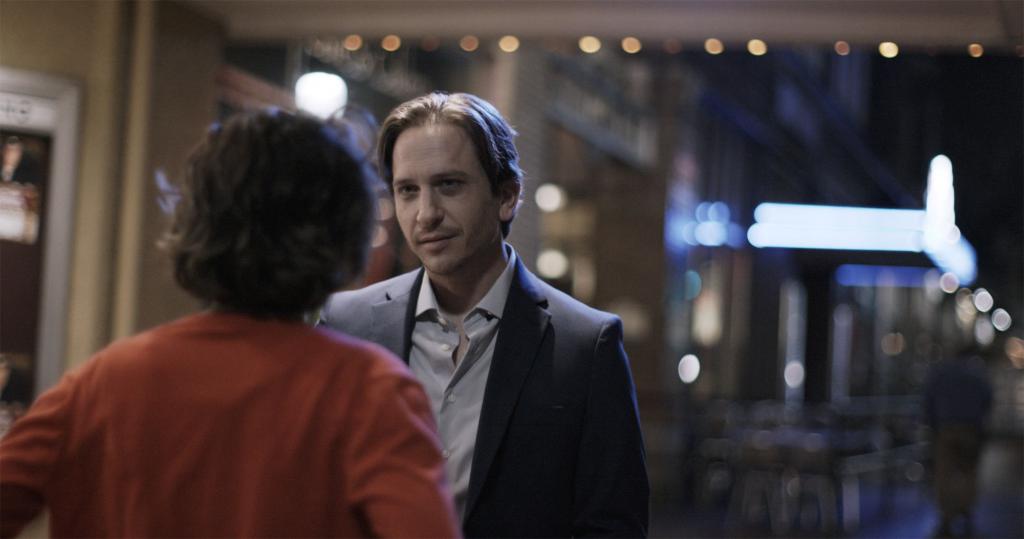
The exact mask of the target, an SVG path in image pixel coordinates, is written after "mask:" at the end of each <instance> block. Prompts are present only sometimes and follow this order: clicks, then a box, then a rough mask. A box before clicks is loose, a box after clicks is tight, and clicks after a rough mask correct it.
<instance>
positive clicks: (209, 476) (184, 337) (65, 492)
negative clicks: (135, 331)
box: [0, 111, 458, 537]
mask: <svg viewBox="0 0 1024 539" xmlns="http://www.w3.org/2000/svg"><path fill="white" fill-rule="evenodd" d="M363 161H364V160H363V158H362V156H361V155H360V154H359V153H358V152H356V151H354V150H353V149H352V147H351V145H350V144H349V143H348V142H346V140H344V137H343V136H342V135H341V134H340V133H339V132H338V131H335V130H333V129H331V128H329V127H326V126H325V125H324V124H322V123H321V122H319V121H317V120H313V119H311V118H305V117H299V116H292V115H290V114H286V113H282V112H275V111H268V112H261V113H252V114H246V115H241V116H237V117H235V118H233V119H231V120H230V121H228V122H227V123H226V124H225V125H224V126H223V127H216V126H215V127H214V128H213V129H211V132H210V133H209V134H208V136H207V137H206V140H205V141H204V142H203V143H202V144H201V145H200V147H199V148H198V149H197V150H196V151H195V153H194V154H193V155H192V157H191V159H190V161H189V164H188V167H187V171H186V179H185V184H184V190H183V198H182V200H181V202H180V203H179V204H178V206H177V208H176V212H175V216H174V221H173V224H172V225H171V228H170V230H169V232H168V234H167V236H166V237H165V238H164V242H163V243H164V247H165V248H166V249H167V250H168V251H169V254H170V255H171V259H172V261H173V267H174V275H175V278H176V280H177V281H178V283H179V284H180V285H181V286H182V287H183V288H184V289H185V290H187V291H189V292H190V293H192V294H193V295H195V296H196V297H198V298H200V299H201V300H204V302H206V303H207V304H208V305H209V308H208V309H207V310H205V311H204V312H201V313H199V314H195V315H191V316H187V317H184V318H182V319H179V320H177V321H174V322H171V323H169V324H166V325H162V326H159V327H157V328H154V329H151V330H149V331H146V332H143V333H141V334H139V335H136V336H134V337H130V338H127V339H122V340H119V341H117V342H115V343H113V344H111V345H110V346H108V347H107V348H105V349H103V350H101V351H100V352H99V353H97V354H96V355H95V356H94V357H93V358H91V359H90V360H89V361H88V362H86V363H85V364H84V365H83V366H82V367H81V368H79V369H76V370H75V371H73V372H71V373H69V374H68V375H66V376H65V377H64V378H63V380H61V382H60V383H59V384H58V385H57V386H56V387H55V388H53V389H52V390H50V391H49V392H47V393H46V394H44V395H43V396H42V397H40V399H39V400H38V401H37V402H36V403H35V405H34V406H33V407H32V408H31V409H30V411H29V412H28V413H27V414H26V415H25V416H24V417H22V418H21V419H19V420H18V421H16V422H15V424H14V426H13V427H12V429H11V431H10V432H9V433H8V434H7V435H6V436H5V437H4V438H3V439H2V440H0V496H2V498H0V512H2V514H0V526H2V530H0V531H2V535H3V536H4V537H8V536H11V535H14V534H16V533H17V532H18V530H19V528H21V527H22V526H23V524H24V523H26V522H27V521H28V520H30V519H31V518H32V517H33V516H35V515H36V514H37V513H38V512H39V510H40V509H41V508H42V507H43V506H48V507H49V509H50V518H51V520H50V522H51V524H50V525H51V527H50V531H51V533H52V534H53V535H55V536H78V537H101V536H134V537H143V536H157V535H158V536H176V537H182V536H206V537H225V536H246V537H270V536H276V537H284V536H289V537H312V536H403V537H408V536H431V537H450V536H455V535H457V534H458V525H457V523H456V521H455V518H454V514H453V512H452V506H451V502H450V500H449V498H448V496H449V495H448V492H447V489H446V487H445V485H444V482H443V464H442V460H441V450H440V448H439V447H438V445H437V442H436V437H435V434H434V430H433V429H434V421H433V418H432V417H431V413H430V404H429V401H428V400H427V398H426V395H425V394H424V392H423V390H422V388H421V387H420V386H419V384H418V383H417V382H416V381H415V379H414V378H413V377H412V376H411V375H410V374H409V372H408V370H407V368H406V367H405V366H404V365H402V363H401V362H400V361H398V360H397V359H396V358H394V357H393V356H392V355H391V354H390V353H388V352H387V351H385V350H384V349H383V348H381V347H379V346H377V345H373V344H370V343H366V342H363V341H359V340H356V339H354V338H351V337H348V336H345V335H341V334H337V333H334V332H330V331H325V330H320V329H315V328H311V327H309V326H307V325H305V324H303V323H302V316H303V313H304V312H306V311H309V310H312V309H315V308H316V307H318V306H319V305H320V304H321V303H322V302H323V300H324V299H325V298H326V297H327V295H328V294H329V293H330V292H331V291H333V290H336V289H338V288H339V287H341V286H343V285H345V284H346V283H348V282H350V281H351V280H352V279H353V278H354V277H356V276H357V275H358V274H359V272H360V271H361V270H362V267H363V264H364V262H365V258H366V253H367V240H368V233H369V230H370V226H371V220H372V218H373V217H372V216H373V214H374V208H375V206H374V202H373V198H372V185H371V183H370V176H369V175H368V174H369V172H370V171H369V170H368V169H367V168H366V167H365V166H364V163H363Z"/></svg>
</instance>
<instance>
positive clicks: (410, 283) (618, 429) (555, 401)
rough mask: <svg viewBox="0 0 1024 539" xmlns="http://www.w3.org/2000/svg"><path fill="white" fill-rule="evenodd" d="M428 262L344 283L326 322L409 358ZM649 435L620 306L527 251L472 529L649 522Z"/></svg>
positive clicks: (475, 476)
mask: <svg viewBox="0 0 1024 539" xmlns="http://www.w3.org/2000/svg"><path fill="white" fill-rule="evenodd" d="M422 283H423V270H422V269H419V270H416V271H413V272H411V273H407V274H404V275H400V276H398V277H395V278H392V279H389V280H387V281H383V282H380V283H377V284H374V285H371V286H369V287H366V288H364V289H361V290H356V291H351V292H340V293H337V294H334V295H333V296H331V297H330V299H329V300H328V302H327V304H326V305H325V307H324V309H323V311H322V316H321V324H325V325H327V326H330V327H333V328H335V329H338V330H341V331H343V332H345V333H348V334H350V335H354V336H356V337H360V338H363V339H367V340H369V341H373V342H376V343H378V344H381V345H383V346H385V347H386V348H389V349H390V350H391V351H392V352H394V353H395V354H396V355H397V356H399V357H400V358H402V359H404V360H405V361H406V362H408V361H409V350H410V347H411V341H412V339H411V336H412V330H413V325H414V323H415V319H414V315H415V309H416V298H417V297H418V296H419V289H420V286H421V285H422ZM645 458H646V457H645V452H644V445H643V437H642V435H641V432H640V421H639V417H638V414H637V407H636V391H635V389H634V386H633V378H632V375H631V373H630V369H629V360H628V359H627V358H626V353H625V351H624V349H623V347H622V323H621V321H620V320H619V319H618V317H616V316H614V315H611V314H608V313H604V312H601V311H598V310H596V309H592V308H590V307H587V306H586V305H584V304H582V303H580V302H579V301H577V300H575V299H573V298H571V297H570V296H568V295H566V294H564V293H562V292H560V291H558V290H557V289H555V288H553V287H551V286H549V285H548V284H546V283H544V282H543V281H541V280H539V279H537V278H536V277H534V276H533V274H531V273H530V272H529V271H527V269H526V268H525V267H524V266H523V265H522V263H520V262H518V261H517V265H516V270H515V277H514V279H513V282H512V286H511V288H510V289H509V294H508V300H507V301H506V303H505V311H504V313H503V315H502V317H501V322H500V326H499V330H498V336H497V342H496V343H495V349H494V357H493V359H492V362H491V371H490V374H489V375H488V378H487V387H486V389H485V393H484V401H483V406H482V408H481V411H480V424H479V429H478V431H477V439H476V449H475V451H474V454H473V465H472V471H471V472H470V479H469V491H468V493H467V503H466V513H465V517H464V520H463V529H464V531H465V534H466V536H469V537H474V536H485V537H501V536H505V537H559V536H561V537H567V536H619V537H642V536H645V535H646V534H647V523H648V498H649V495H650V487H649V485H648V480H647V469H646V463H645Z"/></svg>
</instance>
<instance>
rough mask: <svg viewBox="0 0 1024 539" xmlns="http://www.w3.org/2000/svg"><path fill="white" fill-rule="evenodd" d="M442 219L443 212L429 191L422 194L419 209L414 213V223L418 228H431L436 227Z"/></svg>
mask: <svg viewBox="0 0 1024 539" xmlns="http://www.w3.org/2000/svg"><path fill="white" fill-rule="evenodd" d="M443 218H444V210H443V208H441V206H440V204H438V201H437V200H436V198H435V196H434V194H433V193H431V192H430V191H429V190H428V191H426V192H424V193H423V195H422V196H421V197H420V200H419V208H418V209H417V211H416V222H417V223H419V225H420V226H423V227H427V228H431V227H434V226H437V225H438V224H439V223H440V222H441V220H442V219H443Z"/></svg>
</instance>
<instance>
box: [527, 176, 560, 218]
mask: <svg viewBox="0 0 1024 539" xmlns="http://www.w3.org/2000/svg"><path fill="white" fill-rule="evenodd" d="M533 198H534V200H535V201H536V202H537V207H538V208H540V209H541V210H542V211H546V212H553V211H558V210H560V209H561V208H562V206H564V205H565V198H566V196H565V190H563V189H562V188H561V187H559V186H557V185H555V184H552V183H545V184H543V185H541V186H540V187H538V188H537V192H536V193H534V195H533Z"/></svg>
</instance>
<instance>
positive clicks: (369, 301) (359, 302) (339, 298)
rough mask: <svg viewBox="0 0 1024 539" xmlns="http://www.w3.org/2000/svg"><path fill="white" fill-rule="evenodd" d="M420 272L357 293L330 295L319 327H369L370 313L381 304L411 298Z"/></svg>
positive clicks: (394, 278) (404, 274)
mask: <svg viewBox="0 0 1024 539" xmlns="http://www.w3.org/2000/svg"><path fill="white" fill-rule="evenodd" d="M419 272H420V270H413V271H411V272H409V273H403V274H402V275H399V276H397V277H392V278H390V279H387V280H384V281H380V282H377V283H374V284H371V285H369V286H366V287H363V288H360V289H357V290H345V291H343V292H335V293H334V294H331V295H330V297H328V298H327V302H326V303H324V307H323V309H322V310H321V311H320V323H321V324H325V325H327V326H330V327H333V328H335V329H343V328H344V329H351V328H353V327H355V326H361V325H362V323H363V322H366V323H369V320H370V317H369V316H368V313H369V309H371V308H372V307H373V306H374V305H376V304H378V303H382V302H385V301H390V300H395V299H401V298H402V296H404V295H408V294H409V292H410V291H411V290H412V287H413V285H414V284H415V282H416V278H417V276H418V275H419ZM353 324H355V326H353Z"/></svg>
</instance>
